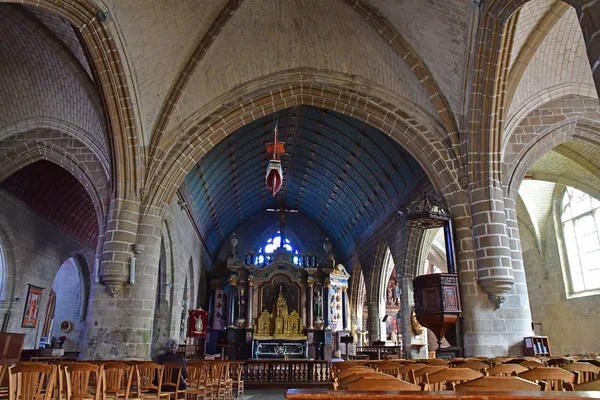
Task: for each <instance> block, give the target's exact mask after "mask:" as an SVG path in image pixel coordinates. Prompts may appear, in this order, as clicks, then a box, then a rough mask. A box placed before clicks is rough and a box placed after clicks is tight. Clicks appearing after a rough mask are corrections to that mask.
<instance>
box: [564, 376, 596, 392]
mask: <svg viewBox="0 0 600 400" xmlns="http://www.w3.org/2000/svg"><path fill="white" fill-rule="evenodd" d="M565 389H566V390H567V391H569V392H572V391H586V392H599V391H600V379H596V380H595V381H589V382H585V383H578V384H575V385H573V384H571V383H565Z"/></svg>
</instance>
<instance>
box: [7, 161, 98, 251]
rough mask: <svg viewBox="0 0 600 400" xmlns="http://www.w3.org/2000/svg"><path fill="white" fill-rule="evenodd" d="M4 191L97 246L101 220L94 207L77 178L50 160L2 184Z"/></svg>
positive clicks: (76, 235) (27, 169) (20, 172)
mask: <svg viewBox="0 0 600 400" xmlns="http://www.w3.org/2000/svg"><path fill="white" fill-rule="evenodd" d="M0 189H2V190H5V191H7V192H8V193H9V194H10V195H12V196H13V197H15V198H17V199H18V200H20V201H22V202H23V203H25V204H27V206H29V207H30V208H31V209H32V210H33V211H34V212H35V213H36V214H38V215H40V216H42V217H44V218H47V219H48V220H50V221H51V222H53V223H55V224H56V225H58V226H60V227H61V228H62V229H64V230H65V231H67V232H68V233H70V234H71V235H73V236H75V237H76V238H79V239H81V240H82V241H84V242H86V243H88V244H89V245H90V246H92V247H96V243H97V242H98V219H97V217H96V211H95V209H94V204H93V203H92V200H91V199H90V197H89V195H88V194H87V191H86V190H85V188H84V187H83V185H81V183H79V181H78V180H77V178H75V177H74V176H73V175H71V174H70V173H69V172H68V171H67V170H65V169H63V168H62V167H59V166H58V165H56V164H54V163H52V162H50V161H45V160H43V161H38V162H35V163H33V164H30V165H28V166H26V167H25V168H22V169H20V170H19V171H17V172H15V173H14V174H12V175H11V176H9V177H8V178H7V179H6V180H4V181H3V182H2V183H0Z"/></svg>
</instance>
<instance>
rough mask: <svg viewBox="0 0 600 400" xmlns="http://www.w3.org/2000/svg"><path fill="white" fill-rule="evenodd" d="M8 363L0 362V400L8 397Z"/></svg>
mask: <svg viewBox="0 0 600 400" xmlns="http://www.w3.org/2000/svg"><path fill="white" fill-rule="evenodd" d="M7 372H8V364H0V400H5V399H8V374H7Z"/></svg>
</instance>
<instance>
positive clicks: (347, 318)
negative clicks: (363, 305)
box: [342, 287, 350, 331]
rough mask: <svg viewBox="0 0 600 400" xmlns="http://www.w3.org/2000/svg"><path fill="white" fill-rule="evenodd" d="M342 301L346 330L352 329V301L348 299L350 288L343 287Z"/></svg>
mask: <svg viewBox="0 0 600 400" xmlns="http://www.w3.org/2000/svg"><path fill="white" fill-rule="evenodd" d="M342 299H343V300H342V301H343V306H344V310H343V311H344V330H345V331H349V330H350V302H349V301H348V288H346V287H344V288H342Z"/></svg>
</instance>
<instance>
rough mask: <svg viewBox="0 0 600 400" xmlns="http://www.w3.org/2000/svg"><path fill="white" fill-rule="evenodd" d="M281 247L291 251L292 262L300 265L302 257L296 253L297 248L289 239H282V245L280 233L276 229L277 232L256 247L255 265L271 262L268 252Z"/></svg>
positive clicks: (270, 252) (271, 252)
mask: <svg viewBox="0 0 600 400" xmlns="http://www.w3.org/2000/svg"><path fill="white" fill-rule="evenodd" d="M280 247H283V248H284V249H286V250H287V251H289V252H290V253H292V254H293V255H294V257H293V262H294V264H295V265H301V264H302V258H301V257H300V256H299V255H298V249H296V248H295V247H294V246H293V245H292V243H291V242H290V240H289V239H284V240H283V245H282V243H281V234H280V232H279V231H277V233H276V234H275V236H273V237H271V238H269V240H267V241H266V243H265V245H264V246H262V247H261V248H260V249H258V253H259V254H258V256H257V257H256V261H255V264H256V265H263V264H268V263H270V262H271V260H272V258H271V257H269V256H268V255H269V254H273V252H274V251H275V250H277V249H278V248H280Z"/></svg>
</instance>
